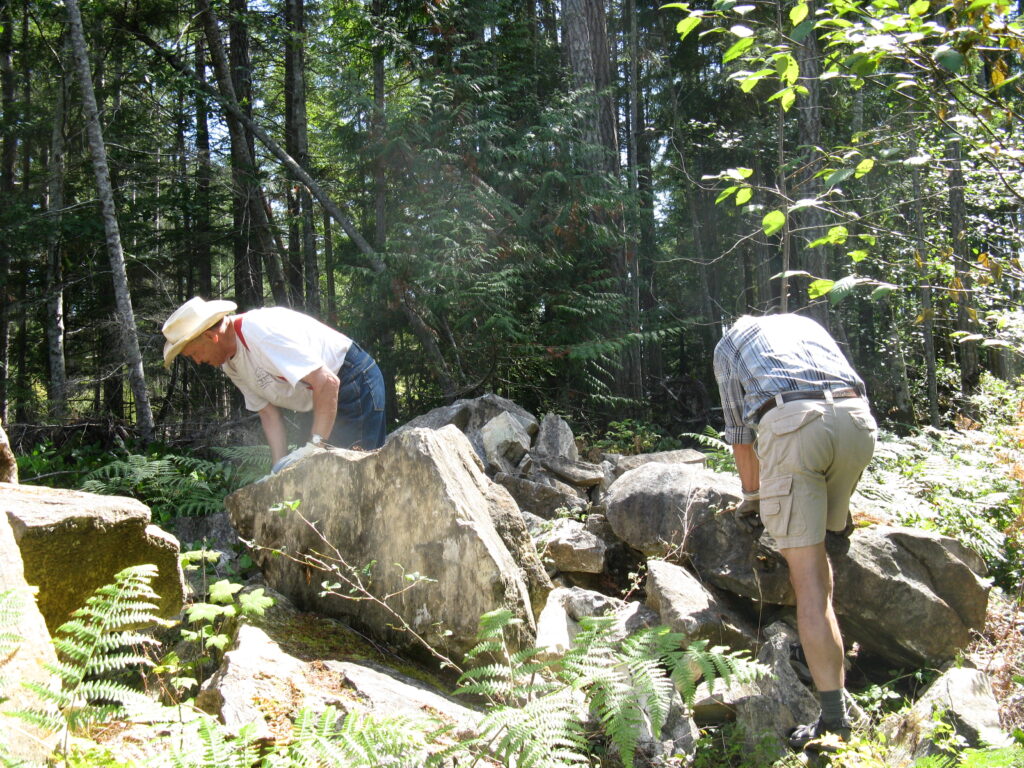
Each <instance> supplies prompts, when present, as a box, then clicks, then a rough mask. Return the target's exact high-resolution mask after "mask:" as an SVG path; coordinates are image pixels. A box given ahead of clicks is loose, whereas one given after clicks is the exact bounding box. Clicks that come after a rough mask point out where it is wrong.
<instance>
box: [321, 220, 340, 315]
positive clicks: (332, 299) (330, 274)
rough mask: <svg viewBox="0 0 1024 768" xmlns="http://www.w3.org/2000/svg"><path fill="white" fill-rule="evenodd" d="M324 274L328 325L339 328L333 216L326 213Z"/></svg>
mask: <svg viewBox="0 0 1024 768" xmlns="http://www.w3.org/2000/svg"><path fill="white" fill-rule="evenodd" d="M324 274H325V275H326V277H327V324H328V325H330V326H331V327H332V328H337V327H338V294H337V289H336V288H335V286H334V236H333V234H332V233H331V214H329V213H328V212H327V211H324Z"/></svg>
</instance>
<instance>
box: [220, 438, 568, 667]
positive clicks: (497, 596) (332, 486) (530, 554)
mask: <svg viewBox="0 0 1024 768" xmlns="http://www.w3.org/2000/svg"><path fill="white" fill-rule="evenodd" d="M281 502H298V506H297V508H296V509H295V511H290V510H287V509H286V510H285V511H284V512H283V513H282V512H280V511H278V508H279V506H280V504H281ZM225 504H226V506H227V508H228V514H229V515H230V517H231V521H232V523H233V524H234V526H235V528H236V529H237V530H238V532H239V535H240V536H241V537H242V538H243V539H245V540H247V541H251V542H253V543H254V544H255V545H256V547H257V549H256V551H255V552H254V559H255V560H256V562H257V565H258V566H259V567H260V569H261V570H262V571H263V574H264V576H265V578H266V580H267V583H268V584H269V585H270V586H271V587H273V588H274V589H276V590H277V591H279V592H281V593H282V594H284V595H286V596H287V597H288V598H289V599H291V600H292V601H294V602H295V603H296V605H297V606H298V607H299V608H300V609H301V610H307V611H316V612H318V613H321V614H323V615H326V616H331V617H334V618H343V619H347V620H351V621H353V622H354V623H356V624H358V625H360V626H361V627H362V628H364V629H366V630H368V631H370V632H372V633H374V634H375V635H376V636H377V637H379V638H381V639H383V640H385V641H387V642H390V643H393V644H395V645H398V646H401V647H409V646H415V640H414V639H413V637H412V636H411V635H410V634H409V632H405V631H401V630H400V629H398V628H397V625H399V624H400V623H401V622H403V621H404V622H405V623H406V624H407V625H408V628H409V629H411V630H412V631H413V632H415V633H417V634H418V635H420V636H421V637H422V638H424V639H425V640H426V641H427V642H428V643H429V644H430V645H431V647H434V648H437V649H439V650H441V651H442V652H444V653H446V654H448V655H450V656H452V657H453V658H456V659H458V658H461V656H462V655H463V654H464V653H465V652H466V651H468V650H469V649H470V648H472V647H473V645H475V642H476V633H477V629H478V621H479V618H480V616H481V615H482V614H484V613H486V612H489V611H493V610H496V609H499V608H505V609H508V610H510V611H511V612H512V614H513V616H515V617H516V618H519V619H521V620H522V624H520V625H518V626H519V628H520V630H519V631H520V637H519V638H518V640H519V642H521V643H523V644H528V643H532V641H533V638H534V633H535V623H534V612H533V611H534V605H535V604H536V606H537V608H538V610H539V608H540V606H542V605H543V602H544V598H545V597H546V595H547V592H548V591H550V589H551V584H550V580H549V579H548V577H547V575H546V574H545V572H544V570H543V567H542V566H541V564H540V560H539V559H538V557H537V553H536V549H535V548H534V546H533V542H532V540H531V539H530V536H529V533H528V532H527V530H526V524H525V522H524V520H523V517H522V515H521V514H520V512H519V508H518V507H517V506H516V504H515V501H513V499H512V497H511V496H510V495H509V494H508V492H507V491H505V489H503V488H501V487H500V486H498V485H495V484H494V483H492V482H491V481H490V480H488V479H487V477H486V476H485V475H484V473H483V467H482V465H481V463H480V461H479V459H478V458H477V456H476V454H475V452H474V450H473V448H472V446H471V445H470V444H469V442H468V440H467V439H466V436H465V435H464V434H462V432H460V431H459V430H458V429H456V428H455V427H452V426H449V427H445V428H443V429H439V430H433V429H410V430H404V431H403V432H401V433H399V434H393V435H392V436H391V437H390V438H389V439H388V442H387V444H386V445H385V446H384V447H383V448H381V449H380V450H378V451H374V452H356V451H343V450H331V451H323V452H319V453H318V454H316V455H313V456H311V457H309V458H307V459H304V460H302V461H300V462H298V463H296V464H295V465H293V466H292V467H289V468H287V469H285V470H283V471H282V472H279V473H278V474H276V475H273V476H272V477H270V478H268V479H266V480H264V481H262V482H259V483H255V484H253V485H250V486H247V487H246V488H242V489H241V490H239V491H236V492H235V493H233V494H232V495H230V496H229V497H228V498H227V499H226V500H225ZM273 550H281V551H283V552H285V553H287V556H284V557H282V556H276V555H274V554H273ZM312 553H320V557H321V559H323V560H325V561H327V562H333V563H334V564H335V565H336V566H338V567H339V568H340V569H341V573H342V575H345V576H352V575H353V574H354V571H362V570H363V569H366V572H365V575H364V576H362V577H361V578H363V579H364V583H365V584H366V585H367V587H368V589H369V591H370V592H371V594H373V595H374V596H375V597H377V598H380V599H381V600H385V601H386V603H387V606H388V608H385V607H384V606H382V605H381V604H380V603H379V602H376V601H373V600H363V601H352V600H346V599H345V598H344V596H345V595H346V594H347V592H348V588H347V587H346V586H342V587H341V589H340V590H339V591H340V592H341V595H342V596H340V597H339V596H332V595H322V594H321V592H322V586H321V585H322V583H323V582H324V581H340V579H338V578H337V576H334V575H332V574H330V573H327V572H324V571H323V570H318V569H316V568H313V567H311V566H310V565H307V564H306V563H305V562H302V560H303V558H304V556H305V555H307V554H312ZM297 561H298V562H297ZM346 564H347V565H346ZM350 569H354V571H353V570H350ZM411 574H419V575H420V576H422V577H425V578H427V579H430V581H420V582H418V583H415V584H413V583H412V582H411V581H410V579H409V578H407V576H408V575H411ZM391 611H394V612H395V613H394V614H393V613H391ZM395 614H397V617H396V615H395Z"/></svg>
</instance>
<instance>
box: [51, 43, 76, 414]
mask: <svg viewBox="0 0 1024 768" xmlns="http://www.w3.org/2000/svg"><path fill="white" fill-rule="evenodd" d="M69 48H70V45H69V44H68V41H67V40H66V39H65V45H64V49H65V60H66V61H69V62H70V60H71V55H70V51H69ZM67 103H68V78H66V77H64V76H63V75H61V78H60V82H59V83H58V84H57V100H56V102H55V103H54V106H53V127H52V129H51V132H50V163H49V175H48V178H47V182H46V190H47V205H46V208H47V214H48V216H49V218H50V234H49V242H48V243H47V251H46V349H47V357H48V359H49V363H50V380H49V388H48V399H49V401H50V403H49V411H50V414H51V415H52V416H53V417H54V418H56V419H58V420H64V419H66V418H67V417H68V377H67V367H66V361H65V356H64V238H63V234H62V232H61V222H62V221H63V217H64V147H65V141H64V119H65V112H66V108H67Z"/></svg>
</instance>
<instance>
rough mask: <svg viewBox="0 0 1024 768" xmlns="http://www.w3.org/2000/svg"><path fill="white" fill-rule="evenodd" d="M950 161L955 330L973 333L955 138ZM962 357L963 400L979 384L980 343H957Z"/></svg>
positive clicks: (964, 216) (964, 213) (961, 176)
mask: <svg viewBox="0 0 1024 768" xmlns="http://www.w3.org/2000/svg"><path fill="white" fill-rule="evenodd" d="M947 159H948V160H949V218H950V235H951V237H952V238H953V265H954V269H955V272H956V284H955V285H954V286H953V288H954V290H955V291H956V296H957V302H956V327H957V330H958V331H963V332H965V333H973V332H974V329H975V327H976V322H975V321H976V318H975V317H972V315H974V314H975V312H974V309H973V307H972V306H971V273H970V269H971V265H970V245H969V243H968V241H967V208H966V204H965V202H964V173H963V167H962V165H961V160H960V142H959V140H958V139H956V138H954V139H953V140H952V141H951V142H950V143H949V145H948V150H947ZM957 349H958V350H959V358H960V389H961V393H962V394H963V395H964V397H966V396H968V395H969V394H971V393H972V392H973V391H974V388H975V387H976V386H977V384H978V378H979V374H980V369H979V366H978V343H977V342H976V341H962V342H960V343H959V344H958V346H957Z"/></svg>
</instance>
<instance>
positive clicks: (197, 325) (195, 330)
mask: <svg viewBox="0 0 1024 768" xmlns="http://www.w3.org/2000/svg"><path fill="white" fill-rule="evenodd" d="M236 309H238V305H237V304H235V302H233V301H223V300H220V299H217V300H214V301H203V300H202V299H200V298H199V297H198V296H196V297H194V298H191V299H189V300H188V301H186V302H185V303H184V304H182V305H181V306H180V307H178V309H177V310H175V312H174V314H172V315H171V316H170V317H168V318H167V321H166V322H165V323H164V327H163V328H162V330H163V332H164V337H165V338H166V339H167V343H166V344H164V367H166V368H170V367H171V363H173V362H174V358H176V357H177V356H178V354H179V353H180V352H181V350H183V349H184V348H185V345H186V344H188V343H189V342H190V341H192V340H193V339H196V338H198V337H199V336H201V335H202V333H203V331H206V330H209V329H210V327H211V326H212V325H213V324H214V323H217V322H220V319H221V318H222V317H224V316H225V315H229V314H231V313H232V312H234V311H235V310H236Z"/></svg>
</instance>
